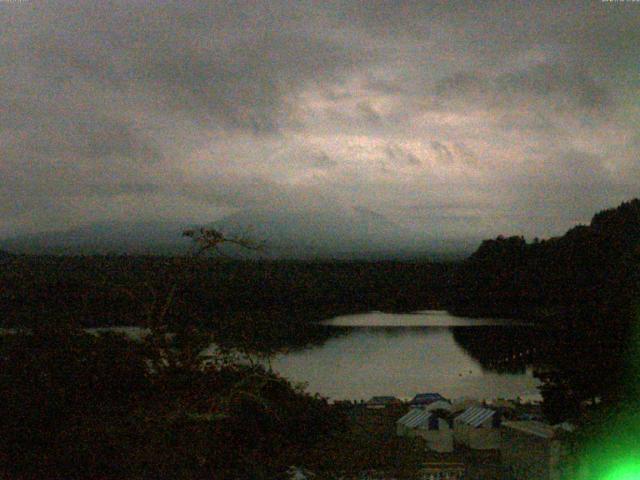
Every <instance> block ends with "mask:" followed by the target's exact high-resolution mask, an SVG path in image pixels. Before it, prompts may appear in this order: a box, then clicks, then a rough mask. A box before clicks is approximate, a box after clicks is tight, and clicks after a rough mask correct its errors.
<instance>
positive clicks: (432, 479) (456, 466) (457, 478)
mask: <svg viewBox="0 0 640 480" xmlns="http://www.w3.org/2000/svg"><path fill="white" fill-rule="evenodd" d="M466 470H467V469H466V467H465V465H464V463H460V462H429V463H426V464H425V465H424V467H423V468H422V469H421V470H420V478H422V479H424V480H444V479H447V480H461V479H463V478H465V476H466Z"/></svg>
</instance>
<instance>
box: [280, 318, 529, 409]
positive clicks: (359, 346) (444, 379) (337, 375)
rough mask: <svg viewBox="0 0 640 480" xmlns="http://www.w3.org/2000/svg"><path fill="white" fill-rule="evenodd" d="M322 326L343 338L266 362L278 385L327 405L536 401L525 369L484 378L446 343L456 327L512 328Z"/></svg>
mask: <svg viewBox="0 0 640 480" xmlns="http://www.w3.org/2000/svg"><path fill="white" fill-rule="evenodd" d="M325 323H326V324H327V325H331V326H333V327H335V328H336V329H341V330H342V332H341V333H342V335H338V336H336V337H333V338H330V339H329V340H327V341H326V342H325V343H324V344H322V345H320V346H311V347H309V348H306V349H304V350H301V351H295V352H290V353H287V354H283V355H279V356H277V357H276V358H274V360H273V362H272V366H273V368H274V370H276V371H278V372H279V373H281V374H282V375H284V376H285V377H287V378H289V379H291V380H293V381H300V382H307V383H308V388H307V389H308V391H309V392H311V393H319V394H321V395H323V396H327V397H330V398H331V399H334V400H343V399H356V400H359V399H368V398H369V397H371V396H373V395H383V394H388V395H395V396H397V397H400V398H407V397H412V396H413V395H415V394H416V393H418V392H439V393H441V394H442V395H444V396H446V397H448V398H457V397H462V396H467V397H475V398H486V399H492V398H516V397H521V398H522V399H539V398H540V396H539V392H538V390H537V388H536V387H537V386H538V385H539V381H538V380H537V379H536V378H534V377H533V374H532V371H531V369H527V370H526V371H525V372H523V373H515V374H514V373H498V372H495V371H489V370H487V369H485V368H483V367H482V366H481V364H480V363H479V362H478V361H477V360H475V359H474V358H472V357H471V356H470V355H469V354H468V353H467V352H466V351H465V350H464V349H463V348H462V347H461V346H460V345H459V344H458V343H456V341H455V339H454V336H453V329H454V328H456V327H474V328H478V329H481V328H484V327H488V326H496V325H499V326H504V328H505V329H508V328H512V325H513V323H511V322H508V321H505V320H492V319H471V318H462V317H454V316H452V315H450V314H448V313H447V312H444V311H424V312H416V313H410V314H387V313H381V312H371V313H366V314H358V315H346V316H341V317H336V318H334V319H331V320H328V321H326V322H325ZM345 329H346V331H344V330H345Z"/></svg>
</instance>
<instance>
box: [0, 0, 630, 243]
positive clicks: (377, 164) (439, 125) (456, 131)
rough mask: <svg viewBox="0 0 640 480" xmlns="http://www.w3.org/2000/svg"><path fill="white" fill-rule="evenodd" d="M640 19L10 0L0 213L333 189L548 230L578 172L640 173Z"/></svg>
mask: <svg viewBox="0 0 640 480" xmlns="http://www.w3.org/2000/svg"><path fill="white" fill-rule="evenodd" d="M639 24H640V7H639V6H638V5H637V4H634V3H633V2H625V3H617V2H616V3H614V2H543V1H541V2H535V3H525V2H491V3H486V2H475V1H456V2H449V1H447V2H444V1H442V2H440V1H434V2H415V1H394V2H359V1H347V0H344V1H338V0H335V1H326V2H314V1H275V0H274V1H269V2H249V1H246V2H243V1H238V2H222V1H196V0H187V1H166V2H157V3H153V2H142V1H120V0H106V1H100V2H98V1H85V0H83V1H34V0H28V1H27V0H25V1H22V2H1V3H0V176H1V178H2V182H1V183H0V202H2V204H1V205H0V211H2V212H3V213H4V214H5V215H8V216H10V217H11V220H10V221H6V222H5V223H4V224H3V223H1V222H0V230H2V229H3V228H5V230H6V229H8V228H17V229H20V226H21V224H22V223H25V224H26V223H28V222H32V223H34V222H35V223H39V222H40V221H42V220H48V219H49V218H55V219H56V221H60V220H62V221H67V222H68V223H73V221H74V218H73V217H74V215H76V214H78V212H80V213H82V214H83V215H81V217H82V218H93V216H99V215H107V214H109V213H110V212H115V213H114V215H120V216H124V217H128V216H130V215H134V214H135V212H138V211H140V212H147V211H151V210H153V206H154V202H161V203H162V202H163V205H165V207H164V210H163V212H164V213H163V214H166V215H171V212H172V211H175V215H178V214H181V212H184V211H190V210H191V209H194V210H196V209H199V210H198V211H199V212H211V214H215V212H216V210H215V208H216V207H218V206H219V207H220V208H221V209H224V208H248V207H255V206H259V205H261V204H277V205H282V206H283V208H285V206H287V205H289V206H290V205H304V204H312V203H313V204H314V205H315V207H317V208H319V207H318V205H320V203H321V202H323V201H326V202H329V203H331V202H333V201H335V202H339V203H341V204H343V205H354V204H358V205H363V207H365V208H368V209H371V210H374V211H380V212H381V213H383V214H384V215H385V216H387V217H389V218H402V215H403V214H404V212H405V211H406V208H405V207H403V205H405V206H406V205H412V204H415V205H423V206H424V209H425V210H424V211H425V215H426V213H428V212H427V210H426V209H428V206H429V205H434V207H433V208H434V216H433V218H434V220H433V222H434V224H433V225H432V226H433V228H434V229H435V230H436V231H439V232H444V233H446V232H447V224H446V222H445V220H443V219H444V218H445V217H446V216H449V217H454V216H459V217H460V218H463V217H464V218H466V217H467V216H476V218H478V219H479V220H478V222H476V223H474V222H467V224H468V226H469V229H470V230H469V231H468V232H466V233H465V232H464V231H463V230H464V228H465V225H464V222H461V223H460V225H458V226H456V228H455V229H454V230H452V232H453V233H455V234H460V235H464V234H467V233H468V234H475V233H477V232H478V231H479V229H480V226H478V225H486V224H490V219H491V218H492V215H494V216H495V218H496V219H498V218H499V219H501V220H499V221H497V227H496V228H498V227H500V228H501V227H502V226H505V227H509V225H511V226H517V227H522V228H524V227H526V228H525V230H526V231H532V232H533V231H536V223H535V221H534V220H531V222H530V224H526V222H527V220H526V219H527V215H528V216H529V217H530V218H533V217H534V216H535V215H533V213H536V215H537V218H538V217H539V218H543V217H544V218H547V217H549V218H550V217H554V218H556V219H557V220H556V221H555V223H554V222H551V221H547V220H545V221H544V222H543V223H540V224H539V225H544V226H543V227H541V228H542V229H543V231H540V232H539V235H540V236H542V235H544V234H546V233H549V232H551V231H553V232H554V233H555V230H553V229H560V228H561V226H563V225H566V226H569V224H570V222H571V221H573V219H575V218H576V217H579V216H581V215H582V212H583V210H584V208H582V207H581V206H579V205H577V203H578V200H577V199H578V198H579V196H580V193H579V192H580V191H581V190H583V189H588V190H589V193H586V194H585V198H586V200H585V204H588V206H589V208H591V207H592V206H593V207H595V208H594V209H598V208H601V207H605V206H608V205H611V204H613V203H615V202H617V201H619V200H620V197H623V196H625V195H632V194H633V192H632V188H631V187H630V186H631V185H633V183H634V181H636V180H637V181H640V171H639V170H638V167H637V158H638V154H639V152H640V142H638V138H640V137H638V133H637V126H636V125H637V124H638V122H639V121H640V111H639V110H640V105H639V104H638V102H637V98H638V92H639V88H640V79H639V78H638V76H637V58H638V45H639V44H640V29H638V28H637V26H638V25H639ZM556 189H558V190H560V192H559V193H554V190H556ZM541 192H547V193H544V194H542V193H541ZM319 199H320V200H319ZM324 199H332V200H331V202H330V201H329V200H324ZM609 200H610V201H609ZM565 201H566V202H567V205H569V206H568V207H567V208H566V209H565V210H564V211H563V210H562V209H560V208H559V207H556V205H559V204H561V203H562V202H565ZM85 203H86V204H87V205H88V206H87V207H86V208H84V210H83V207H81V206H79V205H84V204H85ZM447 203H450V204H455V205H458V204H459V205H463V206H465V207H464V208H462V207H461V208H460V209H456V210H455V211H452V212H444V213H443V214H442V215H440V217H441V218H440V220H437V219H436V217H437V215H435V213H436V211H437V208H438V207H437V205H442V204H447ZM503 204H509V205H513V206H514V208H516V209H517V211H516V212H515V213H513V215H507V214H505V213H504V212H503V213H500V212H499V211H498V210H497V209H496V208H497V207H496V205H503ZM531 205H535V209H534V208H533V207H530V206H531ZM127 208H129V210H127ZM207 208H210V210H207ZM327 208H329V207H327ZM331 208H334V207H333V206H331ZM172 209H173V210H172ZM54 210H56V211H58V212H60V213H59V214H58V215H56V216H51V212H52V211H54ZM534 210H535V212H534ZM179 212H180V213H179ZM441 213H442V212H441ZM445 214H446V215H445ZM7 218H9V217H7ZM514 218H523V219H524V220H522V222H524V223H522V222H520V220H517V221H516V220H514ZM438 222H439V223H438ZM500 222H502V223H500ZM509 222H512V223H511V224H510V223H509ZM3 225H4V227H3ZM7 225H9V226H7ZM523 225H524V227H523ZM52 226H56V225H52ZM417 226H418V228H419V225H417ZM483 228H484V227H483ZM474 229H475V230H474ZM472 230H473V231H472Z"/></svg>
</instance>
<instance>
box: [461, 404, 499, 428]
mask: <svg viewBox="0 0 640 480" xmlns="http://www.w3.org/2000/svg"><path fill="white" fill-rule="evenodd" d="M495 413H496V412H494V411H493V410H489V409H488V408H482V407H469V408H467V409H466V410H465V411H464V412H462V413H461V414H460V415H458V416H457V417H456V418H455V420H457V421H459V422H462V423H466V424H467V425H471V426H472V427H479V426H480V425H482V423H483V422H484V421H485V420H487V419H488V418H491V417H493V415H494V414H495Z"/></svg>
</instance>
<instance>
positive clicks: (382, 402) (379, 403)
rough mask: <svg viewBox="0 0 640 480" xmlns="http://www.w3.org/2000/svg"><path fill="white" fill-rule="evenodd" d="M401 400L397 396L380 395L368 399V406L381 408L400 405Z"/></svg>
mask: <svg viewBox="0 0 640 480" xmlns="http://www.w3.org/2000/svg"><path fill="white" fill-rule="evenodd" d="M400 403H401V402H400V400H398V399H397V398H396V397H391V396H380V397H371V399H370V400H369V401H367V404H366V405H367V408H370V409H379V408H385V407H387V406H389V405H400Z"/></svg>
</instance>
